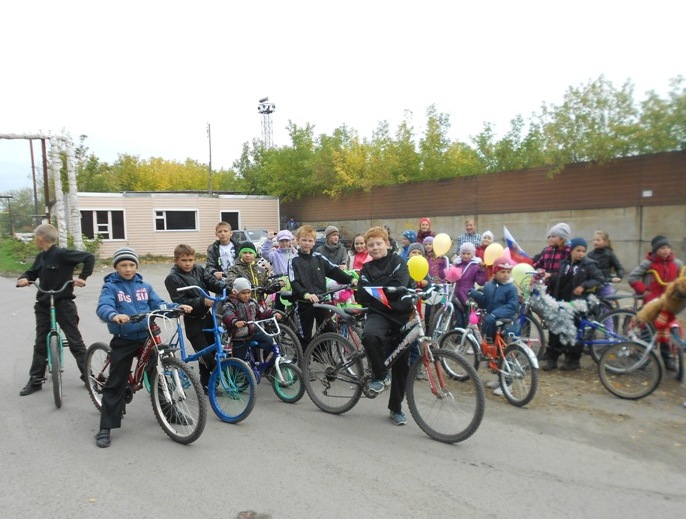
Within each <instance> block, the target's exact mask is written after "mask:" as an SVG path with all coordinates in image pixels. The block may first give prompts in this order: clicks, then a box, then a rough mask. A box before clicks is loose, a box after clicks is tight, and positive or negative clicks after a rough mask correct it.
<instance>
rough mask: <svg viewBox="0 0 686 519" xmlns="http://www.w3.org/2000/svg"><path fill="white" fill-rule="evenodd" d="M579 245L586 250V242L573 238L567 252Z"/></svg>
mask: <svg viewBox="0 0 686 519" xmlns="http://www.w3.org/2000/svg"><path fill="white" fill-rule="evenodd" d="M580 245H581V246H583V248H584V249H588V243H586V240H584V239H583V238H580V237H577V238H573V239H572V241H570V242H569V250H574V249H576V248H577V247H579V246H580Z"/></svg>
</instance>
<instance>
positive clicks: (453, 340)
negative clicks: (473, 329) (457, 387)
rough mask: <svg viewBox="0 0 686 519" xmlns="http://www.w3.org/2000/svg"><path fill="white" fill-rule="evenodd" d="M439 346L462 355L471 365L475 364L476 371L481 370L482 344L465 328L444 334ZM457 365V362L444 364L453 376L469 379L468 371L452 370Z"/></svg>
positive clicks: (459, 378)
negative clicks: (480, 353)
mask: <svg viewBox="0 0 686 519" xmlns="http://www.w3.org/2000/svg"><path fill="white" fill-rule="evenodd" d="M438 347H439V348H441V349H444V350H448V351H452V352H454V353H457V354H459V355H461V356H462V357H464V358H465V359H466V360H467V362H469V364H470V365H471V366H474V369H475V370H476V371H479V364H480V362H481V360H480V359H479V352H480V351H481V345H480V344H479V341H477V340H476V337H474V335H473V334H472V333H468V332H467V330H465V329H464V328H455V329H454V330H450V331H449V332H448V333H446V334H444V335H443V336H442V337H441V340H440V341H439V342H438ZM457 367H458V365H457V364H452V365H450V366H444V368H445V369H446V371H448V372H449V373H450V375H451V376H453V377H456V378H457V379H458V380H467V379H468V378H469V373H468V372H466V371H465V372H462V371H461V372H453V371H451V370H452V369H453V368H457Z"/></svg>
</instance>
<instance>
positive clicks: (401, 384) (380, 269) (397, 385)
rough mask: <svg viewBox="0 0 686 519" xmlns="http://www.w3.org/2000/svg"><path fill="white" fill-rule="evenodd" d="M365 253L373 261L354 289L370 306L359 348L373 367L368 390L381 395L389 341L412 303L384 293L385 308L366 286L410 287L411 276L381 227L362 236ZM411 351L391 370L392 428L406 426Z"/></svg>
mask: <svg viewBox="0 0 686 519" xmlns="http://www.w3.org/2000/svg"><path fill="white" fill-rule="evenodd" d="M364 242H365V244H366V245H367V252H368V253H369V255H370V256H371V257H372V261H369V262H367V263H365V264H364V265H363V266H362V270H361V271H360V281H359V284H358V289H357V301H358V302H359V303H360V304H362V305H363V306H367V307H369V310H368V313H367V321H366V323H365V325H364V333H363V334H362V345H363V346H364V349H365V351H366V352H367V357H368V358H369V362H370V364H371V367H372V373H373V374H374V380H372V382H371V383H370V384H369V389H371V390H372V391H374V392H376V393H380V392H381V391H383V390H384V388H385V387H386V386H387V385H388V383H389V378H390V377H389V376H388V371H387V370H386V367H385V366H384V360H385V359H386V355H387V354H389V353H390V350H391V349H392V348H393V347H395V346H396V344H392V343H391V341H390V340H389V339H390V337H389V336H391V335H394V334H396V333H397V332H398V331H399V330H400V328H402V326H404V325H405V324H406V323H407V322H408V321H409V319H410V315H411V313H412V303H411V302H410V301H407V300H402V299H401V298H402V294H386V296H387V298H388V305H386V304H384V303H382V302H381V301H379V300H377V299H376V298H374V297H373V296H371V295H370V294H369V293H368V292H367V291H366V290H365V287H389V286H391V287H409V286H411V280H410V273H409V271H408V269H407V264H406V263H405V260H403V259H402V258H401V257H400V256H398V255H397V254H390V253H389V249H390V242H389V241H388V233H387V232H386V230H385V229H384V228H382V227H372V228H371V229H369V230H368V231H367V232H366V233H365V235H364ZM409 355H410V348H408V349H407V350H406V351H405V352H404V353H402V354H401V355H400V358H398V360H396V361H395V364H393V368H392V375H393V377H392V380H391V381H390V383H391V394H390V397H389V399H388V409H389V410H390V414H391V420H392V421H393V423H394V424H395V425H405V424H406V423H407V418H406V417H405V415H404V414H403V412H402V402H403V399H404V398H405V383H406V382H407V373H408V372H409V368H410V365H409Z"/></svg>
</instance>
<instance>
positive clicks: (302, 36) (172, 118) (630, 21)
mask: <svg viewBox="0 0 686 519" xmlns="http://www.w3.org/2000/svg"><path fill="white" fill-rule="evenodd" d="M684 15H686V4H682V3H681V2H675V1H673V0H669V1H667V0H653V1H651V2H649V3H646V2H639V1H634V0H629V1H614V0H604V1H599V0H594V1H588V0H577V1H576V2H573V3H572V2H550V1H539V0H531V1H527V0H520V1H519V2H512V1H503V0H492V1H490V2H475V1H472V2H469V1H465V2H457V1H455V0H452V1H435V0H423V1H404V0H395V1H385V0H366V1H359V0H347V1H345V2H341V1H332V0H330V1H322V0H319V1H304V0H293V1H285V0H283V1H270V0H265V1H261V2H239V1H228V0H223V1H203V0H196V1H194V2H188V1H176V0H166V1H157V0H143V1H141V0H136V1H131V0H119V1H117V2H93V1H92V0H91V1H70V0H63V1H61V2H54V1H52V0H51V1H47V0H32V1H30V2H5V3H4V5H3V7H2V9H1V12H0V45H1V46H2V61H0V134H7V133H35V132H43V133H49V132H50V133H53V134H62V133H68V134H69V135H70V136H71V137H72V138H73V139H74V141H78V137H79V136H80V135H87V139H86V145H87V146H88V147H89V151H90V153H93V154H95V155H96V156H97V157H98V158H99V159H100V160H102V161H106V162H113V161H115V160H116V159H117V157H118V154H124V153H125V154H131V155H137V156H139V157H140V158H141V159H147V158H150V157H162V158H164V159H168V160H178V161H184V160H186V158H191V159H194V160H197V161H199V162H201V163H207V162H208V161H209V151H210V141H209V139H208V136H207V124H208V123H209V124H210V125H211V136H212V140H211V148H212V167H213V169H215V170H216V169H220V168H226V169H228V168H230V167H231V166H232V164H233V162H234V160H236V159H237V158H238V157H239V156H240V153H241V149H242V146H243V143H245V142H250V141H252V140H253V139H256V138H261V124H262V119H261V118H262V116H261V115H259V114H258V112H257V105H258V100H259V99H260V98H263V97H266V96H268V97H269V100H270V101H271V102H273V103H274V104H275V106H276V109H275V111H274V113H273V115H272V121H273V129H274V144H275V145H277V146H282V145H288V144H289V139H288V134H287V132H286V126H287V125H288V123H289V121H292V122H293V123H295V124H297V125H300V126H304V125H305V124H307V123H309V124H312V125H314V127H315V133H316V134H319V133H327V134H330V133H331V132H332V131H333V130H334V129H335V128H338V127H340V126H341V125H344V124H345V125H346V126H348V127H349V128H352V129H354V130H356V131H357V132H358V133H359V135H360V136H361V137H371V135H372V132H373V131H374V130H375V129H376V128H377V127H378V125H379V122H381V121H388V123H389V124H390V127H391V131H394V130H395V129H396V128H397V125H398V124H399V123H400V122H401V121H402V119H403V117H404V114H405V111H406V110H409V111H411V112H412V114H413V118H412V122H413V124H414V128H415V133H416V134H417V135H420V134H421V132H422V131H423V129H424V128H423V125H424V122H425V119H426V117H425V114H426V110H427V108H428V107H429V106H430V105H432V104H434V105H435V106H436V109H437V110H438V111H439V112H442V113H446V114H448V115H449V117H450V123H451V128H450V131H449V137H450V138H451V139H459V140H461V141H465V142H469V139H470V137H471V136H473V135H476V134H478V133H479V132H480V131H481V130H482V129H483V127H484V123H486V122H489V123H492V124H494V125H495V129H496V132H498V131H500V132H503V133H504V132H505V131H507V129H508V128H509V122H510V120H512V119H513V118H514V117H515V116H516V115H518V114H521V115H522V116H524V117H525V118H528V117H529V116H530V115H531V114H532V113H534V112H540V108H541V105H542V104H543V103H546V104H559V103H560V102H561V101H562V99H563V96H564V93H565V91H566V90H567V89H568V88H569V87H572V86H574V87H577V86H580V85H583V84H586V83H588V82H589V81H592V80H594V79H597V78H598V77H599V76H601V75H604V76H605V78H606V79H608V80H610V81H612V83H613V84H614V85H615V87H617V88H619V87H621V85H622V84H624V82H625V81H627V80H631V81H632V82H633V83H634V85H635V96H636V98H637V99H639V100H640V99H642V98H643V96H644V94H645V92H647V91H649V90H655V91H656V92H658V93H660V94H661V95H666V93H667V92H668V90H669V80H670V79H671V78H675V77H676V76H678V75H685V74H686V70H684V69H685V68H686V67H685V64H686V61H685V60H684V40H683V20H684ZM34 148H35V149H36V158H37V161H38V162H37V164H39V157H40V153H39V151H38V150H39V145H34ZM30 185H31V162H30V153H29V144H28V142H27V141H24V140H2V139H0V194H3V193H6V192H8V191H10V190H13V189H18V188H22V187H29V186H30Z"/></svg>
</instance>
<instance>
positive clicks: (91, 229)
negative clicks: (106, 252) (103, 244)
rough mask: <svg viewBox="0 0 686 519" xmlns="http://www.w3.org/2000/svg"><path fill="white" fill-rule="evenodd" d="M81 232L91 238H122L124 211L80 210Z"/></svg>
mask: <svg viewBox="0 0 686 519" xmlns="http://www.w3.org/2000/svg"><path fill="white" fill-rule="evenodd" d="M81 233H82V234H83V235H84V236H85V237H86V238H90V239H91V240H92V239H94V238H95V237H97V236H99V237H100V239H102V240H123V239H125V238H126V233H125V232H124V211H88V210H86V211H81Z"/></svg>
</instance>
